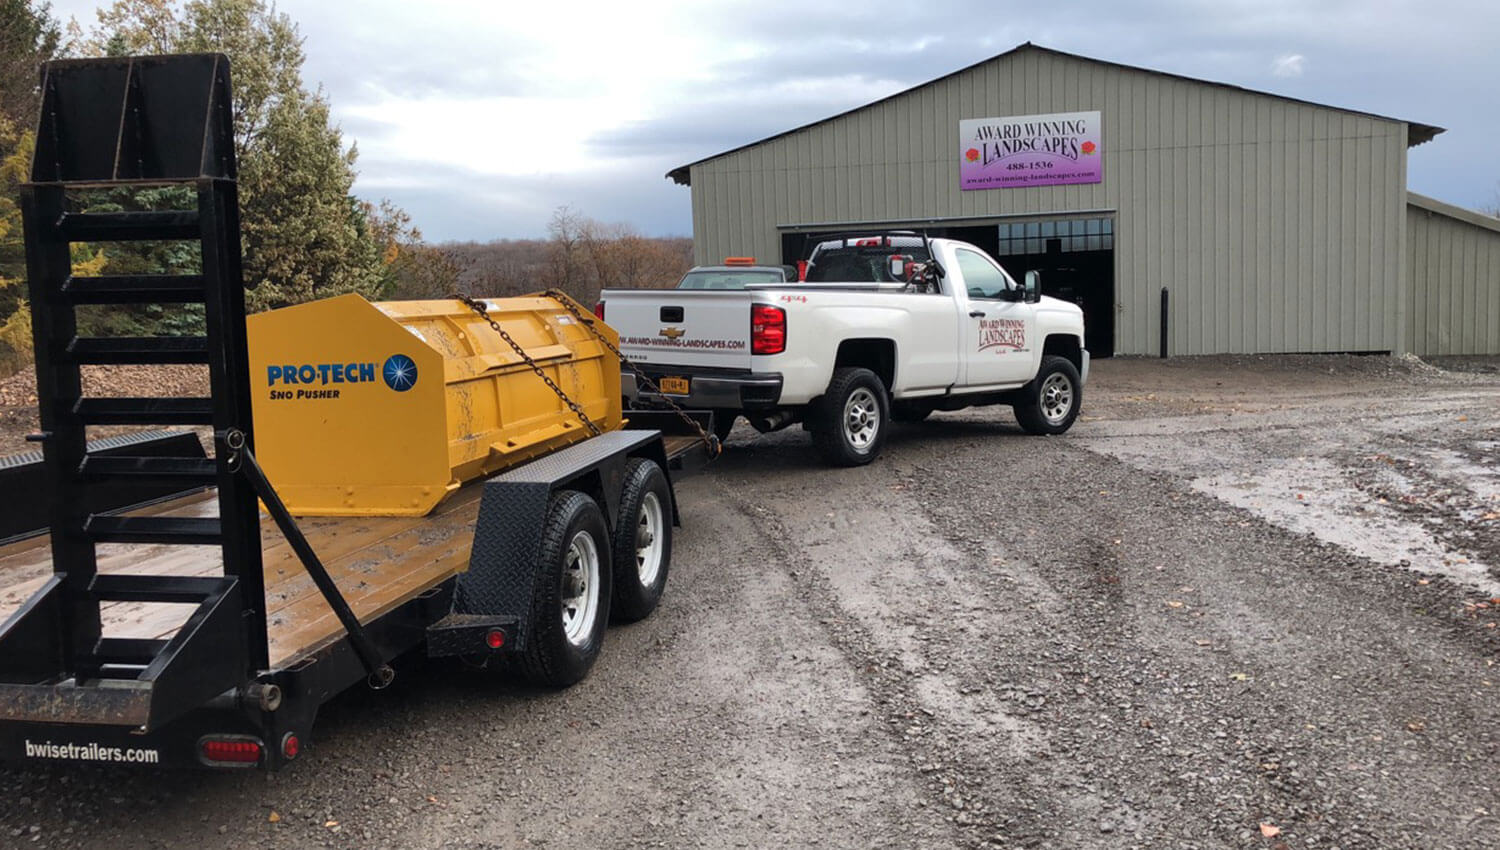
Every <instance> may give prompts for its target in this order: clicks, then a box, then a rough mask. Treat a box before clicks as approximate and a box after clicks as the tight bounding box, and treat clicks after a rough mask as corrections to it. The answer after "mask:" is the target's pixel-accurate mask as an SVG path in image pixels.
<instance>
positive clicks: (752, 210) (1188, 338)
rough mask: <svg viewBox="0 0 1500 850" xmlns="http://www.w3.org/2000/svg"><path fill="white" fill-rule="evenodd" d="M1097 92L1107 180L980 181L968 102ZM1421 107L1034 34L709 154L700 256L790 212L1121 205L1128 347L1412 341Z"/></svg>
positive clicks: (1003, 212) (1193, 349) (1066, 107)
mask: <svg viewBox="0 0 1500 850" xmlns="http://www.w3.org/2000/svg"><path fill="white" fill-rule="evenodd" d="M1085 110H1099V111H1101V112H1102V113H1103V114H1102V118H1101V120H1102V123H1103V139H1102V140H1101V144H1100V147H1101V150H1102V153H1103V157H1104V162H1103V168H1104V181H1103V182H1102V183H1100V184H1097V185H1083V186H1045V187H1027V188H1015V189H994V190H983V191H970V192H964V191H961V190H960V189H959V188H958V156H957V148H958V141H957V139H958V122H959V120H960V119H963V118H984V117H998V116H1011V115H1030V114H1038V113H1050V112H1073V111H1085ZM1406 148H1407V125H1406V124H1405V123H1403V122H1400V121H1395V120H1389V119H1382V118H1378V117H1374V116H1367V115H1362V114H1357V113H1352V112H1344V111H1341V110H1336V109H1331V108H1327V107H1320V106H1315V105H1312V104H1303V103H1297V102H1293V101H1288V100H1284V99H1281V98H1276V97H1271V96H1267V95H1262V94H1256V93H1253V92H1247V91H1244V90H1240V89H1236V88H1232V87H1228V86H1219V85H1211V84H1206V83H1200V82H1196V81H1192V80H1186V79H1181V78H1175V77H1171V76H1167V75H1163V74H1157V73H1153V72H1150V71H1145V70H1137V69H1132V68H1126V67H1122V66H1116V65H1110V64H1107V63H1100V62H1094V61H1090V60H1087V59H1082V58H1079V57H1073V56H1068V55H1066V54H1058V53H1054V52H1052V51H1048V50H1045V49H1042V48H1023V49H1021V50H1018V51H1014V52H1012V53H1009V54H1005V55H1002V56H999V57H996V58H995V59H992V60H990V61H989V62H986V63H983V64H981V65H978V66H975V67H973V68H970V69H968V70H965V71H962V72H959V73H957V74H954V75H951V76H949V77H945V78H943V79H940V80H936V81H934V82H932V83H929V84H927V85H925V86H922V87H919V88H917V89H913V90H911V91H909V92H906V93H903V94H901V95H897V96H896V97H893V98H890V99H888V100H885V101H881V102H879V103H876V104H872V105H870V106H868V107H865V108H862V109H859V110H856V111H854V112H851V113H847V114H845V115H842V116H839V117H836V118H833V119H831V120H829V121H825V122H822V123H820V124H816V125H813V126H810V127H807V128H804V129H802V130H798V131H795V132H792V133H789V134H787V135H784V136H781V137H777V138H774V139H771V140H767V141H765V142H762V143H760V144H757V145H754V146H751V147H748V148H745V149H743V150H740V151H736V152H731V153H728V154H725V155H722V156H719V157H716V158H713V159H710V160H707V161H705V162H702V163H700V164H697V165H694V166H692V168H691V172H690V174H691V184H692V205H693V233H694V249H695V254H696V257H697V260H698V262H700V263H707V262H718V261H720V260H721V259H722V258H723V257H726V256H737V255H738V256H756V257H766V258H779V256H780V240H779V236H778V228H787V227H793V226H797V225H811V224H823V223H829V224H834V223H863V222H882V223H895V222H915V221H920V220H922V219H929V218H951V217H963V218H970V219H974V218H978V219H986V220H987V219H991V218H999V217H1005V216H1027V215H1031V216H1033V217H1036V216H1042V215H1045V214H1048V213H1066V212H1069V211H1083V210H1090V211H1093V210H1103V211H1113V213H1114V215H1115V227H1116V249H1115V250H1116V255H1115V266H1116V281H1115V284H1116V302H1117V310H1118V315H1117V322H1116V335H1115V345H1116V349H1117V353H1124V354H1149V353H1155V352H1156V350H1157V339H1158V333H1159V328H1158V322H1159V319H1158V315H1159V297H1160V296H1159V293H1160V290H1161V288H1162V287H1163V286H1166V287H1169V288H1170V289H1171V299H1170V304H1171V318H1170V329H1171V340H1170V345H1171V352H1172V353H1173V354H1211V353H1219V352H1243V353H1254V352H1290V351H1385V350H1391V351H1401V350H1404V341H1403V339H1402V335H1403V332H1404V331H1405V330H1406V324H1405V322H1404V321H1403V320H1402V312H1403V308H1404V307H1405V302H1404V300H1403V299H1402V298H1401V287H1402V279H1401V278H1402V274H1403V271H1404V269H1405V266H1406V261H1405V257H1404V253H1405V249H1406V245H1407V240H1406V231H1405V228H1406V212H1405V208H1406V191H1405V189H1406Z"/></svg>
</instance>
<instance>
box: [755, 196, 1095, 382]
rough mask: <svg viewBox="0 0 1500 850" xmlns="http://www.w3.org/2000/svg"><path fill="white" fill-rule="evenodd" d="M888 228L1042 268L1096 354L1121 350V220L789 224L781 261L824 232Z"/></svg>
mask: <svg viewBox="0 0 1500 850" xmlns="http://www.w3.org/2000/svg"><path fill="white" fill-rule="evenodd" d="M866 230H867V231H869V232H871V233H878V232H880V231H882V230H916V231H925V232H926V233H927V235H928V236H931V237H933V238H939V237H942V238H947V239H961V240H963V241H965V242H968V243H970V244H972V245H975V246H977V247H978V248H980V249H982V250H984V251H985V252H987V253H989V254H990V255H991V256H993V257H994V258H995V259H997V260H999V261H1000V264H1001V265H1002V266H1004V267H1005V270H1006V271H1007V272H1010V275H1011V277H1013V278H1015V279H1016V280H1021V279H1022V278H1024V277H1025V276H1026V273H1027V272H1029V271H1031V270H1032V269H1036V270H1037V271H1040V272H1041V273H1042V294H1044V295H1051V296H1052V297H1054V298H1061V299H1063V300H1064V301H1071V302H1073V303H1074V304H1077V305H1078V306H1079V307H1082V308H1083V320H1084V328H1085V331H1084V332H1085V335H1086V337H1085V339H1084V345H1086V346H1087V347H1088V349H1089V353H1090V354H1091V355H1093V356H1095V357H1108V356H1110V355H1111V354H1113V353H1114V351H1115V222H1114V219H1113V218H1110V217H1107V216H1098V215H1095V216H1092V217H1084V216H1080V217H1076V218H1054V219H1045V220H1037V221H1002V220H999V219H989V220H978V221H975V220H972V219H971V220H969V221H965V222H962V223H935V222H911V223H907V224H903V223H900V222H892V223H889V224H877V225H868V224H866V225H858V224H850V225H844V226H839V225H830V226H829V227H828V228H827V229H826V230H825V229H822V228H819V229H817V230H806V231H803V230H797V231H789V230H783V231H782V232H781V261H782V262H783V263H786V264H788V265H794V264H796V262H797V261H798V260H802V259H806V258H807V253H808V252H809V251H810V250H812V247H813V246H814V245H817V244H818V241H819V240H820V239H822V238H824V237H827V236H831V235H833V234H836V233H841V234H847V233H853V232H860V231H866Z"/></svg>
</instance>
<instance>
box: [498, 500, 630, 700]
mask: <svg viewBox="0 0 1500 850" xmlns="http://www.w3.org/2000/svg"><path fill="white" fill-rule="evenodd" d="M609 553H610V547H609V529H608V527H607V526H606V525H605V523H604V512H603V511H601V510H599V505H598V503H596V502H595V501H594V500H593V499H591V498H589V497H588V496H586V495H584V494H583V493H580V492H578V491H576V490H559V491H558V492H556V493H554V494H552V498H551V499H550V500H549V501H548V503H547V519H546V521H545V523H544V524H543V526H542V545H541V549H540V551H539V553H538V558H537V564H536V573H535V584H534V587H533V589H532V595H531V614H530V617H529V620H530V622H529V624H528V628H527V635H526V647H525V649H524V650H523V651H522V653H521V658H520V665H519V666H520V671H521V674H522V675H523V676H525V677H526V679H528V680H529V681H531V682H532V683H533V684H537V685H541V686H543V687H549V688H565V687H567V686H568V685H571V684H573V683H575V682H577V681H579V680H581V679H582V678H583V677H584V676H587V675H588V672H589V668H591V667H593V666H594V661H595V660H597V659H598V658H599V650H600V649H601V648H602V647H603V645H604V630H605V627H606V626H607V625H608V623H609V603H610V579H611V578H612V574H613V570H612V569H611V564H612V562H611V560H610V554H609Z"/></svg>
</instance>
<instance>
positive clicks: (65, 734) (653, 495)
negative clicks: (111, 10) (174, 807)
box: [0, 54, 716, 768]
mask: <svg viewBox="0 0 1500 850" xmlns="http://www.w3.org/2000/svg"><path fill="white" fill-rule="evenodd" d="M42 89H43V92H42V93H43V108H42V112H41V118H40V123H39V127H38V133H37V140H38V141H37V150H36V157H35V161H34V164H33V170H32V175H31V182H30V183H28V184H27V185H26V186H25V188H24V190H23V192H24V193H23V197H22V205H23V214H24V219H25V229H26V232H25V240H26V255H27V268H28V277H29V286H30V293H31V304H32V311H33V330H34V337H35V343H36V370H37V383H38V397H39V402H40V418H41V426H42V430H41V432H40V433H39V434H37V435H35V439H36V441H37V442H39V443H40V444H41V448H42V451H41V457H40V459H38V458H29V459H26V460H24V461H22V462H20V463H16V462H11V463H8V464H4V465H0V475H3V476H9V477H8V478H6V479H5V480H6V481H7V482H9V483H11V484H15V485H16V486H7V487H6V488H5V490H4V493H3V495H0V513H3V514H4V515H5V516H7V517H10V518H11V519H10V520H9V524H8V526H6V527H5V528H4V530H3V532H0V616H5V615H6V614H8V616H6V617H5V619H4V622H3V625H0V759H5V760H19V761H37V760H41V761H49V760H69V761H94V762H129V763H146V764H161V765H183V766H210V767H241V768H245V767H265V768H277V767H280V766H282V765H284V764H286V763H287V762H289V761H291V760H293V759H295V758H296V757H297V755H298V753H299V751H300V749H301V746H302V744H301V742H302V741H303V740H305V739H306V736H307V734H308V731H309V729H310V728H311V726H312V723H313V720H314V718H315V716H316V714H317V711H318V707H319V706H320V705H321V704H322V703H324V702H326V701H327V700H328V699H330V698H331V697H333V696H334V695H335V694H338V693H339V692H341V691H343V690H345V689H347V688H349V687H350V686H353V685H355V684H358V683H360V682H369V684H370V685H371V686H372V687H375V688H381V687H384V686H385V685H387V684H389V683H390V681H391V678H392V677H393V675H394V673H393V672H392V668H391V662H392V660H393V659H395V658H396V657H397V656H399V655H402V654H403V653H407V652H412V651H425V652H426V654H428V655H429V656H458V657H464V658H467V659H470V660H472V661H473V662H475V663H480V664H494V665H495V666H505V667H507V668H514V669H516V670H517V671H518V672H520V673H521V674H522V675H525V676H527V677H529V678H530V679H531V680H533V681H536V682H539V683H542V684H545V685H550V686H558V687H561V686H566V685H568V684H571V683H573V682H575V681H577V680H578V679H580V678H582V677H583V676H584V675H585V674H586V673H587V672H588V670H589V667H590V666H591V665H592V663H593V662H594V659H595V658H596V657H597V655H598V652H599V647H600V641H601V640H602V637H603V632H604V629H605V626H606V623H607V622H608V621H609V620H610V619H614V620H615V621H621V620H632V619H639V618H641V617H644V616H646V615H648V614H650V613H651V611H652V610H653V609H654V608H655V606H656V604H657V601H658V599H659V598H660V595H661V592H662V589H663V587H664V585H665V581H666V577H667V572H668V568H669V566H670V561H671V543H672V529H673V527H674V526H676V525H677V524H678V512H677V509H676V502H675V497H674V493H673V488H672V480H671V475H672V472H673V471H674V470H680V469H683V468H688V467H692V466H696V465H698V464H701V463H702V462H704V461H705V460H706V459H707V458H708V457H709V456H711V454H712V453H713V452H714V451H715V450H716V446H715V445H714V444H713V443H712V442H710V441H709V440H708V439H707V438H706V437H705V436H704V428H705V427H708V428H711V426H712V423H711V420H710V419H709V418H708V417H707V415H706V414H701V415H695V416H694V417H683V416H679V415H677V414H666V415H663V414H650V413H644V412H633V413H632V414H631V419H632V422H631V425H632V428H633V430H625V431H615V432H609V433H603V434H600V435H598V436H594V437H591V438H589V439H587V440H585V441H583V442H581V443H577V444H574V445H572V446H570V447H568V448H565V449H562V450H560V451H557V452H555V453H553V454H550V455H548V456H545V457H543V458H540V459H538V460H535V461H532V462H530V463H527V464H524V465H521V466H518V467H515V468H512V469H510V470H508V471H506V472H504V473H501V474H499V475H497V476H494V477H492V478H490V479H488V480H484V481H480V482H476V483H474V484H471V485H468V486H467V487H465V488H463V489H462V490H460V491H459V492H458V493H456V494H454V495H453V496H452V497H450V499H449V500H448V501H447V502H445V503H444V505H443V506H441V507H440V508H439V509H438V511H436V512H434V514H433V515H431V516H429V517H423V518H411V517H405V518H402V517H379V518H337V519H334V518H318V519H313V520H303V521H302V523H301V524H300V525H299V522H298V521H297V520H295V519H294V518H293V517H292V516H290V514H288V512H287V510H286V508H285V507H284V506H283V505H282V504H281V501H280V500H279V499H278V497H277V495H276V492H275V489H274V485H275V482H274V481H267V480H266V478H265V476H264V474H263V473H262V471H261V468H260V466H259V464H258V463H257V462H256V459H255V453H254V449H255V439H254V436H255V430H254V427H253V423H252V422H251V415H250V410H251V405H250V385H249V376H248V370H247V356H246V335H245V314H244V291H243V283H242V279H241V271H240V236H239V221H238V203H237V200H236V171H235V158H234V145H233V135H232V124H231V121H232V119H231V115H230V99H229V96H230V80H229V65H228V60H227V59H226V58H225V57H224V56H222V55H217V54H206V55H192V56H170V57H137V58H111V59H98V60H68V61H59V62H51V63H48V64H47V65H45V66H44V68H43V76H42ZM161 185H185V186H191V187H193V188H194V189H195V190H196V197H197V203H196V207H195V208H190V209H182V210H172V211H165V212H126V213H91V212H79V211H77V209H78V205H77V200H78V198H79V197H80V196H81V193H83V192H86V191H89V190H93V189H97V188H101V187H120V186H127V187H130V186H136V187H144V186H161ZM130 240H189V241H191V242H196V243H197V244H198V245H199V247H200V248H201V251H202V271H201V273H200V274H196V275H191V276H103V277H82V276H74V275H73V274H72V267H71V260H70V256H69V247H70V244H71V243H73V242H79V241H88V242H91V243H104V242H110V241H130ZM122 304H162V305H190V304H201V305H203V307H204V313H205V317H206V320H205V327H206V330H205V333H204V334H203V335H202V336H192V337H183V336H173V337H128V338H121V337H110V338H94V337H87V336H79V334H78V321H77V316H78V313H77V310H78V308H79V307H83V306H85V305H122ZM161 363H195V364H205V365H206V366H207V367H208V371H209V375H210V384H211V394H210V396H209V397H207V398H160V397H149V398H147V397H137V398H113V397H109V398H106V397H96V396H90V395H86V394H85V392H84V386H83V382H82V380H81V377H80V367H82V366H84V365H88V364H161ZM100 426H194V427H197V428H200V429H205V433H209V434H211V445H212V456H211V457H210V456H208V453H206V452H204V451H203V449H202V447H201V445H200V444H199V442H198V440H197V439H195V438H192V437H186V438H184V437H182V436H181V433H182V432H179V433H178V435H177V436H173V435H166V436H162V435H152V436H149V437H140V438H123V439H122V438H116V439H112V440H105V441H92V442H91V441H90V440H89V439H88V438H89V436H90V435H91V433H92V432H91V431H90V430H89V429H91V428H97V427H100ZM189 433H191V432H189ZM38 505H39V506H41V508H40V511H38V508H37V506H38ZM262 505H263V506H264V512H263V511H262V507H261V506H262ZM28 517H30V518H31V519H27V518H28ZM267 518H269V519H271V520H273V522H274V526H275V527H274V528H272V527H271V524H267V523H264V520H265V519H267ZM43 523H44V525H43ZM263 525H264V526H265V527H264V528H263Z"/></svg>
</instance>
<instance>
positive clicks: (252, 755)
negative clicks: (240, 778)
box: [198, 737, 261, 767]
mask: <svg viewBox="0 0 1500 850" xmlns="http://www.w3.org/2000/svg"><path fill="white" fill-rule="evenodd" d="M260 749H261V748H260V742H259V741H256V740H253V739H250V738H240V737H225V738H204V739H203V740H202V741H200V742H198V751H199V753H200V754H201V755H202V756H203V761H204V763H206V764H209V765H219V766H224V767H244V766H248V765H253V764H259V763H260Z"/></svg>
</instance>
